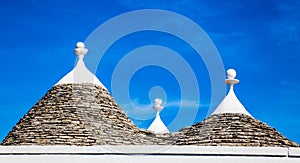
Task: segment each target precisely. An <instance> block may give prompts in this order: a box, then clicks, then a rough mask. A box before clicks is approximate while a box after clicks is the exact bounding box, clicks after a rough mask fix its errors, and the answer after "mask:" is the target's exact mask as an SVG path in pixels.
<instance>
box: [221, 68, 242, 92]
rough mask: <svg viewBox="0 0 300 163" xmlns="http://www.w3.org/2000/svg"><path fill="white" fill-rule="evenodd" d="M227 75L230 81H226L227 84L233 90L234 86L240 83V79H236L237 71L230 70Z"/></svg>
mask: <svg viewBox="0 0 300 163" xmlns="http://www.w3.org/2000/svg"><path fill="white" fill-rule="evenodd" d="M226 75H227V78H228V79H226V80H225V83H226V84H229V85H230V88H232V87H233V85H234V84H237V83H239V82H240V81H239V80H238V79H235V77H236V71H235V70H234V69H232V68H231V69H228V70H227V71H226Z"/></svg>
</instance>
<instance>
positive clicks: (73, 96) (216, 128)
mask: <svg viewBox="0 0 300 163" xmlns="http://www.w3.org/2000/svg"><path fill="white" fill-rule="evenodd" d="M74 52H75V54H76V55H77V56H78V61H77V64H76V66H75V67H74V69H73V70H72V71H71V72H69V73H68V74H67V75H66V76H64V77H63V78H62V79H61V80H60V81H59V82H58V83H57V84H56V85H54V86H53V87H52V88H51V89H50V90H49V91H48V92H47V93H46V95H45V96H44V97H42V98H41V99H40V100H39V101H38V102H37V103H36V104H35V105H34V106H33V107H32V108H31V109H30V110H29V111H28V112H27V113H26V114H25V115H24V116H23V117H22V118H21V120H20V121H19V122H18V123H17V124H16V125H15V126H14V127H13V129H12V130H11V131H10V132H9V133H8V135H7V136H6V138H5V139H4V140H3V141H2V143H1V145H79V146H89V145H132V144H133V145H151V144H153V145H154V144H157V145H170V144H173V145H206V146H216V145H218V146H280V147H299V145H298V144H297V143H294V142H292V141H290V140H288V139H287V138H285V137H284V136H282V135H281V134H280V133H278V132H277V131H276V130H275V129H274V128H271V127H269V126H267V125H266V124H264V123H262V122H260V121H258V120H256V119H254V118H253V117H252V116H251V115H250V114H249V112H248V111H247V110H246V109H245V107H244V106H243V105H242V104H241V103H240V102H239V100H238V99H237V97H236V95H235V94H234V92H233V85H234V84H236V83H238V80H237V79H234V78H235V71H234V70H229V71H227V74H228V78H229V79H227V80H225V82H226V83H227V84H230V90H229V93H228V95H227V96H226V97H225V99H224V100H223V101H222V102H221V104H220V105H219V106H218V107H217V108H216V110H215V111H214V112H213V113H212V114H211V115H210V116H209V117H208V118H207V119H205V120H204V121H202V122H198V123H196V124H194V125H192V126H189V127H186V128H183V129H181V130H180V131H179V132H177V133H165V132H168V129H167V128H166V126H165V125H164V124H163V122H162V121H161V119H160V117H159V110H160V109H162V106H160V104H161V100H156V104H155V106H154V109H155V110H157V111H158V112H157V116H156V118H155V120H154V122H153V123H152V125H150V127H149V130H152V131H155V132H161V133H160V134H156V133H155V132H151V131H147V130H143V129H139V128H138V127H137V126H136V125H135V124H133V122H132V121H131V120H130V119H129V118H128V117H127V115H126V114H125V113H124V112H123V110H122V109H121V108H120V107H119V106H118V104H117V103H116V102H115V101H114V99H113V98H112V97H111V95H110V94H109V92H108V90H107V89H106V88H105V86H104V85H103V84H102V83H101V82H100V80H99V79H98V78H97V77H96V76H95V75H94V74H93V73H91V72H90V71H89V70H88V69H87V67H86V66H85V64H84V61H83V57H84V55H85V54H86V53H87V49H86V48H85V46H84V44H83V43H77V48H76V49H75V50H74ZM157 126H158V127H157ZM157 129H159V130H157ZM161 129H163V130H161ZM162 131H163V132H162Z"/></svg>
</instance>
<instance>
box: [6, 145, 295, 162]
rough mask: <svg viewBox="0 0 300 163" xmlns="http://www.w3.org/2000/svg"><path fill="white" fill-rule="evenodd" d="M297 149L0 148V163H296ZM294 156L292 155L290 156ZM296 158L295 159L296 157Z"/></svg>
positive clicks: (179, 147) (167, 147)
mask: <svg viewBox="0 0 300 163" xmlns="http://www.w3.org/2000/svg"><path fill="white" fill-rule="evenodd" d="M299 151H300V148H290V149H289V148H281V147H218V146H216V147H212V146H159V145H153V146H90V147H87V146H85V147H78V146H0V162H1V163H11V162H22V163H29V162H30V163H40V162H43V163H44V162H45V163H48V162H49V163H50V162H55V163H69V162H72V163H82V162H92V163H93V162H95V163H96V162H97V163H98V162H101V163H102V162H112V163H113V162H118V163H119V162H122V163H123V162H125V163H127V162H132V163H140V162H143V163H148V162H149V163H150V162H151V163H153V162H158V163H160V162H163V163H177V162H189V163H194V162H195V163H196V162H197V163H199V162H216V163H224V162H246V163H247V162H255V163H266V162H272V163H299V162H300V156H299V155H298V154H299ZM291 153H293V154H294V155H291ZM295 154H296V155H295Z"/></svg>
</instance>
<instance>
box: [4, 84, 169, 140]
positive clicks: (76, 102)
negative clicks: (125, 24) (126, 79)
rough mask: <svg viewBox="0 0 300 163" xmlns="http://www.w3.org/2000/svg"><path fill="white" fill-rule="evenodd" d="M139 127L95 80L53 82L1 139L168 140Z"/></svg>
mask: <svg viewBox="0 0 300 163" xmlns="http://www.w3.org/2000/svg"><path fill="white" fill-rule="evenodd" d="M168 140H169V136H167V135H166V136H160V137H157V136H156V135H155V134H153V133H151V132H146V131H143V130H140V129H139V128H138V127H137V126H136V125H134V124H133V123H132V121H131V120H130V119H129V118H128V117H127V116H126V114H125V113H124V112H123V111H122V110H121V109H120V107H119V106H118V105H117V104H116V103H115V101H114V99H113V98H112V97H111V96H110V94H109V93H108V92H107V90H106V89H104V88H102V87H100V86H98V85H94V84H62V85H56V86H54V87H53V88H52V89H51V90H49V91H48V92H47V94H46V95H45V96H44V97H43V98H42V99H41V100H39V102H37V103H36V104H35V105H34V106H33V107H32V108H31V109H30V110H29V112H28V113H27V114H26V115H25V116H24V117H23V118H22V119H21V120H20V121H19V122H18V123H17V125H16V126H15V127H14V128H13V129H12V130H11V131H10V132H9V134H8V135H7V137H6V138H5V139H4V140H3V142H2V145H121V144H158V143H161V142H164V143H166V144H167V143H168Z"/></svg>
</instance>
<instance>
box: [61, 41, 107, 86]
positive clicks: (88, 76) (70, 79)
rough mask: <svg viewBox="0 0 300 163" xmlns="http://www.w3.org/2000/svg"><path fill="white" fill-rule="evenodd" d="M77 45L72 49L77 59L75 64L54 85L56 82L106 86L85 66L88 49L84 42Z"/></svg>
mask: <svg viewBox="0 0 300 163" xmlns="http://www.w3.org/2000/svg"><path fill="white" fill-rule="evenodd" d="M76 45H77V47H76V48H75V49H74V53H75V54H76V55H77V57H78V60H77V63H76V66H75V67H74V69H73V70H72V71H70V72H69V73H68V74H67V75H65V76H64V77H63V78H62V79H60V80H59V81H58V82H57V83H56V84H55V85H58V84H73V83H77V84H80V83H91V84H96V85H99V86H101V87H102V88H105V89H106V87H105V86H104V85H103V84H102V83H101V82H100V80H99V79H98V78H97V77H96V76H95V75H94V74H93V73H92V72H91V71H90V70H89V69H88V68H87V67H86V66H85V64H84V60H83V58H84V56H85V55H86V53H87V52H88V49H86V48H85V46H84V43H82V42H78V43H77V44H76Z"/></svg>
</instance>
